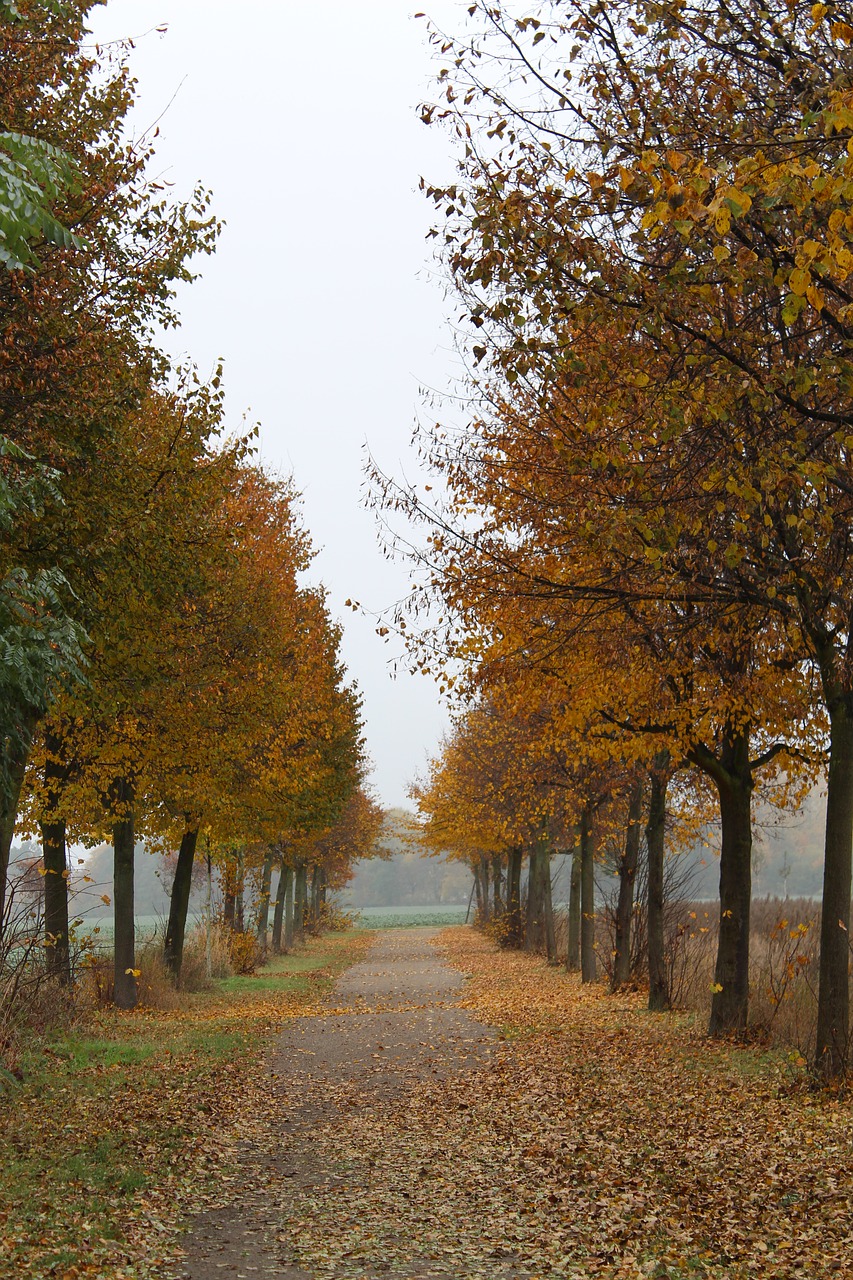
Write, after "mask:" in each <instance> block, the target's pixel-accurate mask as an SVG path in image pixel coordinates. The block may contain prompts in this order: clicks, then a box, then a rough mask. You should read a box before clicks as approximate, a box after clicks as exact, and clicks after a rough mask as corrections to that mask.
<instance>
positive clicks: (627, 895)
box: [611, 777, 643, 991]
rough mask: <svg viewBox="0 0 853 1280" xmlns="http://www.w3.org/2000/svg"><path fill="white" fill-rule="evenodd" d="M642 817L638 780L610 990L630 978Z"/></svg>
mask: <svg viewBox="0 0 853 1280" xmlns="http://www.w3.org/2000/svg"><path fill="white" fill-rule="evenodd" d="M642 816H643V781H642V778H639V777H638V778H637V780H636V782H635V783H634V786H633V788H632V789H631V798H630V801H629V803H628V830H627V831H626V832H625V850H624V853H623V854H622V857H621V858H620V860H619V901H618V903H617V906H616V954H615V955H614V957H613V981H612V984H611V990H613V991H618V989H619V987H622V986H624V985H625V983H626V982H627V981H628V980H629V979H630V977H631V924H632V921H633V918H634V883H635V881H636V878H637V863H638V861H639V857H640V820H641V818H642Z"/></svg>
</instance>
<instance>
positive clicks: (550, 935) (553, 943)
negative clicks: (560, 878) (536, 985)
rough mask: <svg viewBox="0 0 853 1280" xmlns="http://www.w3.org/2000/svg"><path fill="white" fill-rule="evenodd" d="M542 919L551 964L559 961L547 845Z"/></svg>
mask: <svg viewBox="0 0 853 1280" xmlns="http://www.w3.org/2000/svg"><path fill="white" fill-rule="evenodd" d="M543 843H544V842H543ZM542 890H543V892H542V921H543V931H544V934H545V954H546V956H547V957H548V963H549V964H556V963H557V935H556V933H555V930H554V903H553V901H552V898H551V853H550V850H549V848H548V846H547V844H546V845H545V847H544V849H543V852H542Z"/></svg>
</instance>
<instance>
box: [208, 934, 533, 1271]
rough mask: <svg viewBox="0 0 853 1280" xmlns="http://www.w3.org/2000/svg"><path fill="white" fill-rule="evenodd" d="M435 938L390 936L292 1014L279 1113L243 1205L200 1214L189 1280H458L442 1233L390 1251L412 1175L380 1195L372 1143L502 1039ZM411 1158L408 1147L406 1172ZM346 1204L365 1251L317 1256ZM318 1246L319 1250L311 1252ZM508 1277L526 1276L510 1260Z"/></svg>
mask: <svg viewBox="0 0 853 1280" xmlns="http://www.w3.org/2000/svg"><path fill="white" fill-rule="evenodd" d="M436 933H437V930H432V929H417V928H413V929H394V930H388V931H387V932H384V933H382V934H380V935H379V937H378V939H377V941H376V942H375V944H374V946H373V947H372V949H371V951H370V952H369V954H368V957H367V959H366V961H364V962H362V963H361V964H357V965H354V966H353V967H352V968H351V969H350V970H348V972H347V973H346V974H345V975H344V976H343V977H342V978H341V979H339V981H338V982H337V984H336V986H335V988H334V991H333V993H332V996H331V998H330V1001H329V1007H328V1010H327V1011H323V1012H321V1014H320V1016H311V1017H302V1018H298V1019H296V1020H294V1022H293V1023H291V1024H290V1025H289V1027H288V1028H287V1030H286V1032H285V1033H284V1035H283V1036H281V1038H280V1039H279V1041H278V1043H277V1045H276V1048H275V1053H274V1055H273V1059H272V1064H271V1080H270V1089H269V1111H268V1113H267V1115H266V1116H265V1117H264V1123H263V1125H262V1126H261V1129H260V1131H259V1132H256V1133H253V1135H252V1137H251V1138H250V1139H249V1140H248V1141H246V1142H245V1143H244V1144H243V1146H242V1149H241V1152H240V1169H239V1170H238V1171H237V1176H236V1177H235V1179H234V1183H233V1186H234V1188H235V1193H234V1195H233V1199H232V1200H231V1202H230V1203H229V1204H227V1205H226V1206H225V1207H224V1208H221V1209H217V1210H212V1211H209V1212H207V1213H204V1214H202V1215H200V1216H199V1217H198V1218H196V1220H195V1222H194V1224H193V1226H192V1229H191V1231H190V1233H189V1235H188V1237H187V1239H186V1240H185V1242H184V1250H185V1258H186V1261H185V1264H184V1269H183V1276H184V1280H224V1278H226V1277H240V1278H245V1280H250V1278H251V1277H257V1276H274V1277H278V1278H279V1280H318V1278H319V1277H323V1280H326V1278H327V1277H328V1278H329V1280H332V1278H334V1277H351V1276H352V1277H355V1276H358V1277H359V1278H362V1277H363V1278H365V1280H372V1278H373V1277H379V1276H382V1277H387V1276H389V1275H390V1274H393V1275H395V1276H410V1277H415V1276H423V1277H427V1276H442V1277H448V1276H453V1275H456V1274H457V1272H456V1271H455V1270H448V1269H447V1266H446V1264H444V1263H442V1261H441V1253H442V1244H441V1240H440V1239H439V1241H438V1243H436V1239H435V1233H434V1232H433V1234H432V1238H431V1245H430V1248H429V1256H426V1257H424V1256H422V1255H423V1251H424V1249H423V1242H422V1240H419V1239H418V1238H417V1237H412V1238H411V1241H410V1244H409V1245H408V1246H407V1245H406V1243H405V1241H403V1242H402V1246H401V1242H400V1241H399V1240H397V1242H396V1247H395V1249H394V1253H395V1254H396V1257H395V1259H394V1261H393V1262H392V1261H389V1258H388V1250H387V1248H386V1247H385V1246H383V1245H382V1244H381V1243H380V1242H381V1240H382V1239H383V1236H384V1237H386V1238H387V1235H388V1232H389V1222H388V1220H387V1219H388V1216H389V1213H390V1214H393V1213H394V1205H395V1196H396V1197H397V1198H398V1202H399V1205H400V1207H401V1208H402V1207H403V1206H404V1204H405V1205H406V1207H408V1204H407V1202H408V1201H409V1200H410V1198H411V1193H410V1191H409V1189H408V1187H407V1185H405V1179H408V1178H409V1176H410V1175H409V1174H406V1175H405V1179H404V1180H403V1183H404V1185H400V1186H397V1187H396V1188H395V1187H394V1185H393V1177H391V1178H389V1175H388V1171H387V1170H385V1171H384V1172H382V1174H381V1177H382V1187H381V1192H378V1193H377V1195H376V1197H375V1198H371V1196H370V1194H369V1192H370V1187H371V1180H373V1181H374V1182H375V1181H376V1179H377V1177H378V1176H379V1172H378V1171H376V1172H374V1171H375V1170H376V1166H377V1164H378V1163H381V1161H377V1153H376V1150H375V1149H374V1150H371V1147H374V1148H375V1143H372V1142H371V1140H370V1139H371V1137H372V1136H375V1135H376V1134H379V1133H380V1132H381V1131H382V1129H383V1125H384V1126H386V1127H387V1123H388V1116H389V1112H392V1111H394V1112H396V1111H398V1110H399V1111H400V1112H401V1113H405V1112H406V1111H407V1110H409V1111H410V1112H411V1113H412V1114H415V1113H416V1112H417V1110H418V1106H419V1103H420V1104H422V1103H423V1101H424V1099H423V1094H424V1091H427V1092H429V1093H430V1096H431V1098H432V1096H433V1095H434V1094H435V1090H436V1087H438V1088H439V1089H440V1088H441V1087H442V1082H446V1083H447V1084H449V1085H451V1086H452V1084H453V1083H454V1082H455V1081H456V1080H458V1079H461V1078H462V1077H464V1076H465V1075H466V1074H470V1073H471V1072H472V1071H473V1070H475V1069H484V1068H485V1067H486V1066H487V1064H488V1062H489V1059H490V1057H491V1055H492V1053H493V1049H494V1042H495V1040H496V1038H497V1036H496V1032H495V1031H494V1030H493V1029H492V1028H489V1027H487V1026H485V1025H483V1024H482V1023H479V1022H477V1021H475V1020H474V1019H473V1018H472V1017H471V1016H470V1015H469V1014H468V1013H466V1012H465V1011H464V1010H463V1009H461V1008H458V1007H456V1006H455V1004H454V1001H458V999H459V996H460V992H461V990H462V988H463V987H464V979H463V978H462V976H461V975H460V974H459V973H457V972H456V971H454V970H452V969H450V968H449V967H448V966H447V965H446V964H445V963H444V962H443V961H442V960H441V959H440V957H439V956H438V955H437V954H436V951H435V950H434V948H433V947H432V946H431V945H430V939H431V938H432V937H433V936H434V935H435V934H436ZM359 1135H361V1138H360V1137H359ZM364 1138H366V1140H365V1141H363V1140H362V1139H364ZM425 1146H428V1143H427V1144H425ZM412 1154H413V1153H412V1152H411V1150H408V1151H407V1159H406V1165H407V1167H408V1168H411V1164H412ZM353 1193H355V1194H353ZM338 1199H340V1205H341V1214H340V1219H341V1222H342V1224H343V1223H344V1222H345V1220H346V1218H347V1208H348V1207H349V1209H350V1211H351V1217H350V1226H351V1225H352V1223H353V1222H354V1223H355V1226H356V1229H357V1233H358V1236H359V1238H360V1240H361V1244H360V1247H359V1249H358V1250H356V1251H354V1252H357V1253H358V1256H357V1257H353V1258H352V1259H351V1260H349V1261H348V1260H346V1259H342V1258H341V1257H340V1247H339V1248H338V1249H337V1250H330V1254H329V1260H328V1263H324V1262H323V1261H322V1260H320V1261H318V1260H317V1259H318V1258H320V1259H322V1239H321V1240H320V1243H319V1244H318V1239H317V1237H318V1236H319V1235H320V1233H321V1232H322V1231H323V1230H325V1231H326V1232H327V1233H328V1230H329V1228H328V1225H326V1227H325V1228H324V1227H323V1226H322V1225H321V1224H323V1223H326V1224H328V1223H329V1221H330V1220H332V1221H334V1220H335V1219H336V1205H337V1203H338ZM353 1203H355V1206H356V1207H355V1210H354V1216H353V1213H352V1206H353ZM371 1206H375V1210H374V1209H372V1207H371ZM374 1211H375V1212H376V1214H377V1215H381V1216H382V1218H383V1222H382V1223H381V1224H380V1223H378V1222H377V1223H376V1224H375V1225H376V1228H377V1229H376V1230H375V1231H374V1230H372V1229H371V1223H370V1222H369V1221H367V1220H366V1219H369V1217H370V1214H371V1212H374ZM380 1227H381V1229H379V1228H380ZM390 1229H391V1230H392V1234H393V1226H391V1228H390ZM342 1230H343V1225H342ZM426 1234H429V1232H428V1231H427V1232H426ZM440 1235H441V1231H439V1236H440ZM303 1237H305V1239H303ZM312 1237H313V1238H312ZM371 1239H375V1240H376V1242H377V1244H376V1256H374V1257H371V1256H369V1254H370V1247H369V1244H368V1245H367V1248H366V1251H365V1246H364V1243H363V1242H364V1241H365V1240H366V1241H368V1242H369V1241H370V1240H371ZM309 1240H310V1246H311V1247H310V1248H306V1247H303V1246H306V1245H307V1244H308V1243H309ZM451 1243H452V1242H451V1241H448V1242H447V1247H448V1249H450V1246H451ZM318 1251H319V1252H318ZM306 1253H307V1254H308V1255H309V1256H310V1257H311V1258H313V1259H314V1262H313V1263H308V1264H307V1265H310V1266H312V1269H311V1270H306V1269H305V1265H306V1262H305V1256H304V1255H305V1254H306ZM419 1255H421V1256H419ZM495 1274H497V1270H496V1272H495ZM500 1274H502V1275H503V1274H506V1275H513V1276H514V1275H518V1274H519V1272H518V1271H517V1270H516V1269H515V1267H514V1266H511V1267H510V1268H509V1269H508V1270H506V1269H501V1271H500Z"/></svg>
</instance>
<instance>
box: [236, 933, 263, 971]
mask: <svg viewBox="0 0 853 1280" xmlns="http://www.w3.org/2000/svg"><path fill="white" fill-rule="evenodd" d="M229 957H230V960H231V970H232V972H233V973H254V972H255V968H256V966H257V963H258V939H257V936H256V935H255V934H254V933H251V932H249V931H248V930H246V931H244V932H242V933H241V932H239V931H237V930H235V931H233V932H232V934H231V938H230V944H229Z"/></svg>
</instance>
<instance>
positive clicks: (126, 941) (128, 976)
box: [113, 778, 138, 1009]
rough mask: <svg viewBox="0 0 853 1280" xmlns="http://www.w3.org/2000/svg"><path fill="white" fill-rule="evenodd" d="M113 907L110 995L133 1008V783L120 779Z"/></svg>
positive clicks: (134, 984) (119, 1004)
mask: <svg viewBox="0 0 853 1280" xmlns="http://www.w3.org/2000/svg"><path fill="white" fill-rule="evenodd" d="M114 795H115V800H116V810H117V812H118V814H119V815H120V816H119V817H118V819H117V820H116V821H115V822H114V823H113V907H114V912H115V928H114V934H115V939H114V947H115V965H114V982H113V991H114V994H113V999H114V1000H115V1003H116V1004H117V1005H118V1007H119V1008H120V1009H133V1008H134V1006H135V1005H136V1001H137V998H138V997H137V987H136V975H135V973H134V970H135V969H136V936H135V925H134V919H133V847H134V834H133V800H134V794H133V785H132V784H131V782H130V781H129V780H128V779H126V778H122V779H120V780H119V781H118V782H117V783H116V785H115V787H114Z"/></svg>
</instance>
